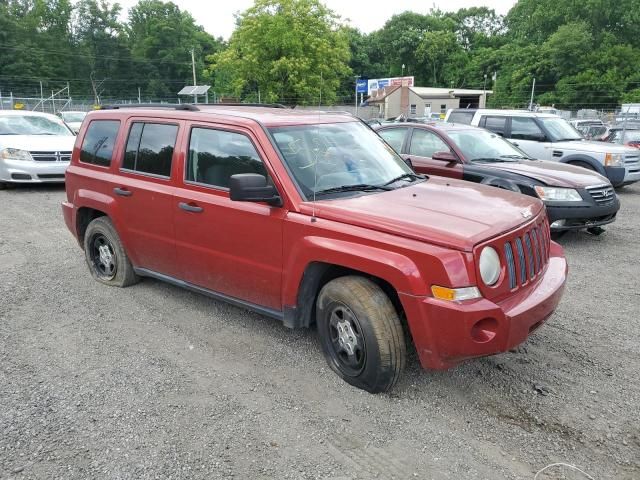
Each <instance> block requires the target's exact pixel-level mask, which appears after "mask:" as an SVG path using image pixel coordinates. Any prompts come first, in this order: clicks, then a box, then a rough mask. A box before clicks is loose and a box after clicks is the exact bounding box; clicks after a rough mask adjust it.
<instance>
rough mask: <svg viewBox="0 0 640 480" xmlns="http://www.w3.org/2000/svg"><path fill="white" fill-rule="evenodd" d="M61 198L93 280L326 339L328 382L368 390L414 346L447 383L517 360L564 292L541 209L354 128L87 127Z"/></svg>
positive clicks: (176, 122)
mask: <svg viewBox="0 0 640 480" xmlns="http://www.w3.org/2000/svg"><path fill="white" fill-rule="evenodd" d="M66 189H67V201H66V202H64V203H63V205H62V209H63V212H64V218H65V221H66V224H67V226H68V227H69V229H70V230H71V232H72V233H73V235H75V236H76V238H77V239H78V242H79V244H80V246H81V247H82V248H83V249H84V253H85V258H86V261H87V264H88V266H89V269H90V271H91V274H92V275H93V277H94V278H95V279H96V280H98V281H99V282H102V283H104V284H106V285H115V286H119V287H125V286H128V285H131V284H133V283H135V282H136V281H137V280H138V279H139V278H140V277H145V276H146V277H153V278H156V279H160V280H163V281H167V282H170V283H172V284H174V285H178V286H181V287H185V288H188V289H191V290H194V291H196V292H200V293H203V294H205V295H209V296H211V297H213V298H215V299H220V300H224V301H227V302H231V303H233V304H235V305H238V306H240V307H244V308H248V309H251V310H255V311H257V312H260V313H262V314H264V315H266V316H269V317H273V318H276V319H279V320H281V321H282V322H283V323H284V325H286V326H287V327H292V328H293V327H308V326H310V325H312V324H317V328H318V333H319V337H320V341H321V344H322V348H323V352H324V355H325V356H326V359H327V361H328V363H329V365H330V366H331V368H332V369H333V370H334V371H335V372H336V373H337V374H338V375H340V376H341V377H342V378H343V379H344V380H345V381H347V382H349V383H350V384H352V385H355V386H357V387H360V388H363V389H365V390H368V391H370V392H380V391H386V390H388V389H390V388H392V387H393V385H394V384H395V383H396V382H397V380H398V378H399V376H400V373H401V371H402V369H403V367H404V364H405V357H406V348H407V347H406V338H407V337H410V338H411V339H412V340H413V344H414V345H415V348H416V350H417V352H418V355H419V357H420V362H421V364H422V365H423V367H428V368H437V369H443V368H448V367H451V366H453V365H455V364H457V363H459V362H461V361H462V360H464V359H467V358H471V357H479V356H484V355H491V354H495V353H499V352H504V351H506V350H508V349H511V348H513V347H515V346H516V345H518V344H520V343H521V342H523V341H524V340H525V339H526V338H527V336H528V335H529V334H530V333H531V332H532V331H533V330H534V329H536V328H537V327H539V326H540V325H541V324H542V323H543V322H544V321H545V320H546V319H547V318H548V317H549V316H550V315H551V314H552V312H553V311H554V309H555V308H556V306H557V304H558V302H559V301H560V297H561V295H562V291H563V287H564V284H565V279H566V272H567V264H566V262H565V259H564V256H563V252H562V249H561V247H560V246H558V245H557V244H556V243H554V242H552V241H551V240H550V236H549V224H548V222H547V218H546V214H545V210H544V206H543V204H542V202H540V200H538V199H535V198H531V197H527V196H524V195H521V194H518V193H514V192H510V191H506V190H500V189H497V188H492V187H488V186H483V185H475V184H472V183H469V182H463V181H458V180H451V179H443V178H435V177H432V178H429V177H427V176H423V175H416V174H414V173H413V172H412V170H411V169H410V168H409V166H408V165H407V164H405V162H404V161H403V160H402V158H400V157H399V156H398V155H397V154H396V153H395V152H394V151H393V150H392V149H391V148H390V147H389V146H388V145H387V144H386V143H385V142H384V141H383V140H382V139H380V138H379V137H378V136H377V135H376V134H375V133H374V132H373V131H372V130H371V129H370V128H369V127H368V126H366V125H365V124H364V123H362V122H361V121H359V120H358V119H356V118H354V117H352V116H349V115H344V114H331V113H323V112H303V111H297V110H291V109H284V108H265V107H264V106H230V105H224V104H220V105H203V106H192V105H181V106H173V107H171V106H166V105H164V106H155V107H154V106H138V107H136V108H134V107H133V106H127V107H119V108H118V107H112V108H106V109H103V110H101V111H95V112H91V113H89V115H87V118H86V119H85V121H84V123H83V124H82V128H81V129H80V132H79V134H78V138H77V141H76V145H75V148H74V151H73V156H72V160H71V165H70V166H69V169H68V170H67V173H66ZM405 326H406V327H407V328H406V331H407V332H408V333H407V334H405V328H404V327H405Z"/></svg>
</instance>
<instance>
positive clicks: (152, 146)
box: [122, 122, 178, 177]
mask: <svg viewBox="0 0 640 480" xmlns="http://www.w3.org/2000/svg"><path fill="white" fill-rule="evenodd" d="M177 135H178V126H177V125H169V124H164V123H147V122H134V123H133V124H132V125H131V129H130V130H129V138H128V140H127V147H126V150H125V155H124V162H123V164H122V168H123V169H125V170H131V171H134V172H139V173H144V174H149V175H157V176H160V177H170V176H171V161H172V159H173V150H174V148H175V145H176V137H177Z"/></svg>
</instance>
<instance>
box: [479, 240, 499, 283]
mask: <svg viewBox="0 0 640 480" xmlns="http://www.w3.org/2000/svg"><path fill="white" fill-rule="evenodd" d="M480 276H481V277H482V281H483V282H484V283H485V284H486V285H489V286H491V285H495V283H496V282H497V281H498V279H499V278H500V257H499V256H498V252H496V251H495V250H494V249H493V248H491V247H484V249H483V250H482V253H481V254H480Z"/></svg>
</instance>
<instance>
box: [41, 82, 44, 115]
mask: <svg viewBox="0 0 640 480" xmlns="http://www.w3.org/2000/svg"><path fill="white" fill-rule="evenodd" d="M40 110H42V111H43V112H44V92H43V91H42V81H40Z"/></svg>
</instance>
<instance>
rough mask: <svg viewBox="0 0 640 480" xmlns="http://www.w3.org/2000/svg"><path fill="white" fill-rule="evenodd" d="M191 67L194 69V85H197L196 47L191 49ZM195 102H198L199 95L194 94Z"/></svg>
mask: <svg viewBox="0 0 640 480" xmlns="http://www.w3.org/2000/svg"><path fill="white" fill-rule="evenodd" d="M191 68H192V69H193V86H194V87H195V86H197V85H198V83H197V81H196V57H195V49H193V48H192V49H191ZM193 103H198V95H194V96H193Z"/></svg>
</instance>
